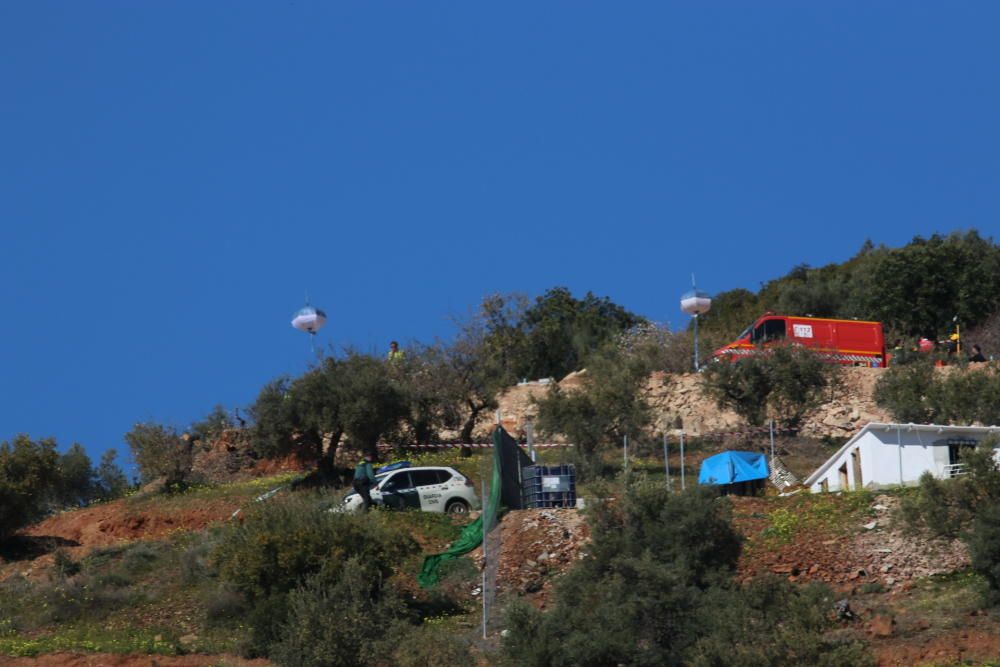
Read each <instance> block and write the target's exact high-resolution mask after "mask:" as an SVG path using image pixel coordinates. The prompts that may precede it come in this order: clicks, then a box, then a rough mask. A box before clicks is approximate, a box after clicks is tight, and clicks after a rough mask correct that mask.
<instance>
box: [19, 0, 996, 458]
mask: <svg viewBox="0 0 1000 667" xmlns="http://www.w3.org/2000/svg"><path fill="white" fill-rule="evenodd" d="M998 25H1000V3H996V2H955V3H946V4H942V3H931V2H902V1H900V2H881V3H870V2H838V3H825V2H801V1H798V0H796V1H794V2H753V3H748V2H714V3H705V2H686V3H671V2H664V1H656V2H630V3H620V2H604V3H594V2H577V1H574V2H545V3H537V2H532V3H502V6H501V5H489V4H487V3H474V2H431V1H421V2H360V1H359V2H312V1H304V0H296V1H293V2H266V3H265V2H250V1H245V0H240V1H239V2H236V1H229V2H223V1H215V2H203V1H200V0H199V1H175V2H134V1H132V0H128V1H122V2H107V1H103V2H102V1H92V2H79V1H77V0H73V1H66V2H46V1H44V0H32V1H31V2H6V3H2V4H0V226H2V227H0V229H2V246H0V248H2V253H3V258H2V262H0V313H2V318H3V319H2V327H0V381H2V385H3V389H2V393H0V439H9V438H10V437H12V436H13V435H14V434H16V433H19V432H27V433H29V434H31V435H32V436H34V437H43V436H55V437H56V438H58V440H59V443H60V446H61V447H62V448H65V447H66V446H68V445H69V444H70V443H71V442H73V441H79V442H81V443H83V444H84V445H85V446H86V447H87V448H88V450H89V451H90V452H91V454H92V455H93V456H95V458H96V456H97V455H98V454H99V453H100V452H101V451H103V450H105V449H106V448H108V447H117V448H119V450H124V449H125V447H124V444H123V443H122V439H121V436H122V434H123V433H125V432H126V431H127V430H128V429H129V428H130V427H131V425H132V424H133V423H135V422H136V421H138V420H145V419H154V420H158V421H163V422H167V423H171V424H175V425H178V426H183V425H185V424H188V423H190V422H191V421H192V420H194V419H196V418H199V417H201V416H202V415H204V414H205V413H207V412H208V411H209V410H210V409H211V407H212V406H213V405H214V404H216V403H221V404H223V405H226V406H228V407H233V406H238V405H240V406H243V405H247V404H248V403H250V402H251V401H252V400H253V397H254V396H255V395H256V392H257V391H258V389H259V388H260V386H261V385H262V384H263V383H264V382H265V381H267V380H269V379H271V378H273V377H275V376H277V375H279V374H282V373H298V372H300V371H302V370H303V369H304V368H305V367H306V364H307V363H308V360H309V345H308V342H307V339H306V337H305V335H304V334H301V333H298V332H296V331H295V330H293V329H292V328H291V327H290V326H289V319H290V317H291V314H292V313H293V311H295V310H296V309H297V308H298V307H299V306H301V305H302V302H303V300H304V295H305V293H306V291H308V293H309V296H310V298H311V300H312V301H313V302H314V303H315V304H317V305H320V306H322V307H323V308H325V309H326V311H327V313H328V314H329V316H330V322H329V324H328V325H327V327H326V329H324V330H323V332H322V333H321V335H320V341H321V342H322V343H323V344H324V345H328V344H334V345H336V346H338V347H339V346H344V345H351V346H356V347H358V348H360V349H362V350H366V351H373V352H378V353H380V354H381V353H383V352H384V350H385V348H386V344H387V343H388V341H389V340H390V339H393V338H396V339H399V340H401V341H404V342H405V341H408V340H413V339H419V340H429V339H432V338H434V337H435V336H442V337H445V336H448V335H449V334H450V332H451V326H450V318H451V317H453V316H456V315H462V314H463V313H466V312H467V311H468V309H469V308H471V307H472V306H474V305H475V304H476V303H477V302H478V301H479V300H480V299H481V298H482V297H483V296H484V295H485V294H487V293H491V292H498V291H499V292H509V291H522V292H527V293H529V294H538V293H540V292H541V291H543V290H544V289H546V288H548V287H552V286H556V285H565V286H568V287H570V288H571V289H572V290H573V291H574V292H576V293H583V292H585V291H587V290H592V291H594V292H595V293H597V294H599V295H607V296H610V297H611V298H612V299H614V300H615V301H617V302H619V303H622V304H624V305H625V306H627V307H628V308H630V309H632V310H634V311H637V312H639V313H641V314H643V315H645V316H647V317H650V318H652V319H656V320H659V321H669V322H671V323H673V324H674V326H679V325H681V324H684V323H685V318H684V316H683V315H682V314H681V313H680V312H679V309H678V298H679V296H680V294H681V293H682V292H683V291H685V289H686V288H687V287H688V284H689V280H690V273H691V272H692V271H695V272H697V275H698V280H699V286H700V287H702V288H704V289H706V290H708V291H710V292H719V291H722V290H725V289H730V288H734V287H749V288H752V289H756V288H757V287H759V284H760V283H761V282H762V281H765V280H767V279H769V278H773V277H777V276H779V275H781V274H783V273H785V272H786V271H787V270H788V269H790V268H791V267H792V266H794V265H795V264H798V263H801V262H806V263H809V264H812V265H822V264H825V263H828V262H833V261H842V260H844V259H846V258H848V257H850V256H851V255H852V254H853V253H854V252H855V251H856V250H857V249H858V248H859V247H860V245H861V244H862V243H863V242H864V240H865V239H866V238H869V237H870V238H871V239H872V240H874V241H875V242H876V243H886V244H889V245H901V244H903V243H905V242H906V241H907V240H909V239H910V238H911V237H912V236H914V235H915V234H924V235H926V234H930V233H933V232H934V231H942V232H947V231H950V230H954V229H968V228H971V227H975V228H978V229H980V230H981V231H982V232H983V233H984V234H987V235H994V234H996V232H997V229H998V225H997V219H998V218H997V214H998V205H1000V188H998V183H1000V125H998V123H1000V121H998V119H1000V76H998V72H1000V40H998V39H997V26H998Z"/></svg>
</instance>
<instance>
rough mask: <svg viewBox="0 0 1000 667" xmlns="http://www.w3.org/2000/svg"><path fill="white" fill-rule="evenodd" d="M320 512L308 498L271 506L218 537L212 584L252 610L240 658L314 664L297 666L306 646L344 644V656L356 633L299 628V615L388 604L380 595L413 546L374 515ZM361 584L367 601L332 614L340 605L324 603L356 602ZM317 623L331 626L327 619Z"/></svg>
mask: <svg viewBox="0 0 1000 667" xmlns="http://www.w3.org/2000/svg"><path fill="white" fill-rule="evenodd" d="M323 506H324V503H323V502H322V498H320V497H318V496H315V495H307V496H305V495H298V494H295V495H292V496H289V497H283V498H276V499H273V500H271V501H270V502H267V503H262V504H260V505H258V506H256V507H254V508H252V509H250V510H249V511H247V513H246V515H245V517H244V518H243V521H242V522H239V523H234V524H233V525H231V526H229V527H228V528H227V529H226V530H225V531H224V532H223V533H222V534H221V535H220V537H219V543H218V545H217V546H216V547H215V549H214V550H213V558H214V561H215V563H216V567H217V568H218V572H219V576H220V578H221V579H222V581H223V582H225V583H226V584H227V585H228V586H230V587H231V589H232V590H233V591H235V592H238V593H240V594H242V595H243V596H245V598H246V600H247V602H248V604H249V606H250V609H251V611H250V612H249V614H248V617H247V624H248V625H249V627H250V630H251V635H252V637H251V640H250V642H249V644H248V645H247V646H246V647H245V652H246V653H247V654H249V655H271V654H272V653H275V652H277V653H280V655H281V656H283V658H282V660H286V661H289V663H288V664H313V663H308V662H302V661H307V660H310V659H311V658H309V655H311V654H309V650H310V649H309V648H308V646H307V645H308V644H309V643H311V642H313V641H320V642H322V643H323V645H324V646H327V647H329V646H332V645H333V644H335V643H336V642H345V643H346V644H345V647H344V649H343V650H344V651H348V653H350V651H351V650H353V649H351V648H350V646H348V644H351V642H352V641H353V639H352V637H353V635H352V634H351V633H352V632H356V631H357V630H356V629H353V628H349V627H334V628H326V629H324V628H323V627H321V626H319V625H316V624H308V623H307V624H306V625H304V626H303V625H302V624H303V623H304V622H305V621H303V619H302V618H301V616H300V615H301V614H304V613H305V610H306V609H311V610H313V611H315V612H317V613H319V611H320V610H324V609H325V610H327V611H328V612H329V614H332V615H334V616H335V615H336V614H337V613H340V612H343V613H344V614H348V615H349V614H351V613H354V611H357V609H356V608H355V607H351V606H350V605H354V604H362V603H364V604H369V603H370V604H374V605H381V604H382V600H383V597H384V598H385V599H386V600H389V596H388V594H387V593H386V592H385V590H386V582H387V581H388V580H389V578H390V576H391V575H392V573H393V572H394V571H395V570H396V568H397V567H398V566H399V563H400V562H402V561H403V560H404V559H405V558H406V557H407V556H409V555H411V554H414V553H416V551H417V550H418V548H417V545H416V543H415V542H414V541H413V539H412V538H410V537H409V536H408V535H407V534H405V533H404V532H403V531H401V530H399V529H396V528H393V527H392V526H391V524H390V523H389V522H388V521H386V520H385V518H384V517H382V516H381V513H371V514H362V515H356V514H340V513H331V512H328V511H326V510H324V509H322V507H323ZM360 579H363V580H364V581H365V582H367V585H369V586H372V587H374V588H369V589H367V590H368V593H369V594H370V597H371V599H370V600H368V602H365V600H364V599H363V598H359V597H355V598H351V599H350V600H348V601H345V602H343V604H346V605H348V606H347V607H343V608H341V607H337V605H338V604H341V602H342V601H340V600H338V599H331V596H333V597H334V598H336V597H337V596H340V595H347V594H348V593H350V594H351V595H355V594H357V595H360V592H359V591H360V590H361V589H359V588H357V586H356V584H357V582H358V581H359V580H360ZM307 582H308V585H307ZM345 586H346V587H347V588H344V587H345ZM352 586H353V587H352ZM386 604H388V602H386ZM362 606H363V605H362ZM364 608H367V607H364ZM352 609H353V610H354V611H351V610H352ZM324 613H326V612H324ZM358 613H360V612H358ZM297 614H298V615H299V616H297ZM324 618H326V619H327V621H328V622H332V621H330V619H331V616H329V615H328V616H326V617H324ZM393 618H394V616H390V617H389V618H387V619H386V620H387V622H388V621H391V620H392V619H393ZM334 625H335V626H336V625H337V624H336V623H334ZM300 626H301V627H300ZM324 632H326V633H329V634H328V635H323V634H322V633H324ZM317 633H319V634H317ZM321 635H322V636H321ZM324 637H325V638H324ZM307 654H308V655H307ZM351 655H355V654H353V653H352V654H351ZM330 659H335V658H330ZM315 664H320V663H315ZM356 664H357V663H356Z"/></svg>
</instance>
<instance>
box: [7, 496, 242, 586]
mask: <svg viewBox="0 0 1000 667" xmlns="http://www.w3.org/2000/svg"><path fill="white" fill-rule="evenodd" d="M246 500H247V499H246V498H222V499H218V498H217V499H204V500H201V501H199V502H198V503H197V505H192V504H188V505H186V506H185V507H184V509H183V511H177V510H176V509H175V508H174V507H173V506H172V505H171V504H170V503H168V502H165V501H164V502H143V503H140V504H137V505H133V504H132V503H131V501H132V499H122V500H116V501H113V502H109V503H105V504H101V505H97V506H94V507H87V508H83V509H78V510H73V511H69V512H62V513H60V514H57V515H55V516H51V517H49V518H47V519H45V520H44V521H42V522H41V523H37V524H35V525H33V526H30V527H28V528H25V529H24V530H23V531H21V533H20V534H19V536H18V538H16V539H17V542H16V543H15V544H22V545H24V549H23V550H22V551H21V552H14V553H8V554H7V556H6V558H0V579H6V578H7V577H9V576H10V575H11V574H13V573H14V572H18V573H20V574H22V575H24V576H27V577H33V576H36V575H38V574H40V573H42V572H44V571H45V570H46V569H47V568H48V567H49V566H50V565H51V564H52V562H53V555H52V552H54V551H55V550H56V549H59V548H61V549H65V550H66V551H67V552H69V553H70V554H71V555H73V556H74V557H79V556H82V555H83V554H85V553H87V552H89V551H90V550H91V549H93V548H95V547H105V546H110V545H113V544H119V543H123V542H131V541H134V540H161V539H164V538H166V537H167V536H169V535H170V534H171V533H175V532H186V531H197V530H203V529H205V528H206V527H208V526H209V525H210V524H212V523H217V522H220V521H227V520H229V518H230V517H231V516H232V514H233V512H234V511H236V510H237V509H239V507H240V506H241V504H245V502H246ZM5 561H7V562H6V563H5Z"/></svg>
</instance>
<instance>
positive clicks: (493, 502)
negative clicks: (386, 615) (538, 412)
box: [417, 428, 503, 588]
mask: <svg viewBox="0 0 1000 667" xmlns="http://www.w3.org/2000/svg"><path fill="white" fill-rule="evenodd" d="M502 437H503V436H502V433H501V431H500V429H499V428H497V429H496V430H495V431H493V477H492V481H491V482H490V497H489V500H488V502H487V501H485V499H484V502H486V505H485V506H484V507H483V513H482V514H480V515H479V518H478V519H476V520H475V521H473V522H472V523H470V524H469V525H468V526H466V527H465V528H464V529H463V530H462V534H461V535H459V536H458V539H457V540H455V541H454V542H452V543H451V545H450V546H449V547H448V548H447V549H446V550H445V551H443V552H441V553H439V554H433V555H431V556H427V557H426V558H424V565H423V567H421V568H420V573H419V574H418V575H417V583H418V584H420V587H421V588H430V587H431V586H433V585H434V584H436V583H437V582H438V568H439V567H440V566H441V563H443V562H445V561H449V560H453V559H455V558H458V557H459V556H464V555H465V554H467V553H469V552H470V551H472V550H473V549H475V548H476V547H478V546H479V545H480V543H481V542H482V541H483V520H484V519H485V520H486V525H487V526H493V525H495V524H496V520H497V509H498V508H499V506H500V446H501V438H502Z"/></svg>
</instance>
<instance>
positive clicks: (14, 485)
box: [0, 435, 59, 538]
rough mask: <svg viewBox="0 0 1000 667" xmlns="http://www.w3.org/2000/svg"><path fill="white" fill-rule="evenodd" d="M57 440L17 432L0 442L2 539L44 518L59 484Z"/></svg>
mask: <svg viewBox="0 0 1000 667" xmlns="http://www.w3.org/2000/svg"><path fill="white" fill-rule="evenodd" d="M58 466H59V455H58V454H56V443H55V441H54V440H41V441H37V442H36V441H33V440H32V439H31V438H29V437H28V436H27V435H18V436H17V437H16V438H14V441H13V442H4V443H2V444H0V538H3V537H6V536H7V535H10V534H11V533H13V532H14V531H15V530H17V529H18V528H21V527H22V526H26V525H28V524H30V523H31V522H32V521H35V520H37V519H39V518H41V516H42V515H44V513H45V511H46V510H47V509H48V502H47V501H48V499H49V498H50V497H51V495H52V494H53V493H55V491H56V488H57V485H58V483H59V467H58Z"/></svg>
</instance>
